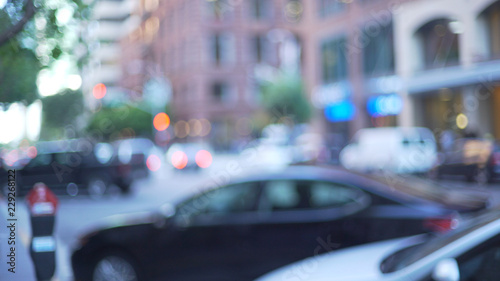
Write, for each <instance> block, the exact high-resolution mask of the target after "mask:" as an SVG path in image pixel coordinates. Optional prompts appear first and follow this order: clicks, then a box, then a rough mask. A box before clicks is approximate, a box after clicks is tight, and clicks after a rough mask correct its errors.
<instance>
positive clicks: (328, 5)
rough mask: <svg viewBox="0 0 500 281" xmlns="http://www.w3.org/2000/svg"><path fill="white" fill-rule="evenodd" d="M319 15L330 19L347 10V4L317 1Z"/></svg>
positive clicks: (333, 1)
mask: <svg viewBox="0 0 500 281" xmlns="http://www.w3.org/2000/svg"><path fill="white" fill-rule="evenodd" d="M317 3H318V14H319V16H320V17H322V18H326V17H330V16H333V15H336V14H338V13H341V12H343V11H344V10H345V9H346V5H347V4H346V3H345V2H342V1H341V0H317Z"/></svg>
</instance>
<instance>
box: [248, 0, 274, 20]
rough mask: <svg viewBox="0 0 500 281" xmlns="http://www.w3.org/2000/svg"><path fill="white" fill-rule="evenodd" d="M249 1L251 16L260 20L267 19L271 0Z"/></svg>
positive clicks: (269, 13) (270, 11) (270, 9)
mask: <svg viewBox="0 0 500 281" xmlns="http://www.w3.org/2000/svg"><path fill="white" fill-rule="evenodd" d="M249 2H250V9H249V10H250V13H251V16H252V18H254V19H257V20H261V19H269V18H270V17H271V14H272V8H273V7H272V4H273V2H272V1H271V0H251V1H249Z"/></svg>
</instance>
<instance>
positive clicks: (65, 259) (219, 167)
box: [0, 154, 500, 281]
mask: <svg viewBox="0 0 500 281" xmlns="http://www.w3.org/2000/svg"><path fill="white" fill-rule="evenodd" d="M228 163H230V165H232V164H236V165H239V166H240V167H241V168H242V169H241V170H239V172H237V173H234V174H233V176H231V175H230V174H229V173H228V172H227V171H228V169H227V165H228ZM268 168H272V167H268ZM260 169H262V167H260V166H259V165H255V163H249V162H247V161H245V159H242V157H241V156H239V155H237V154H221V155H214V162H213V165H212V166H211V167H210V168H208V169H203V170H200V171H179V170H175V169H173V168H172V167H169V166H167V165H163V166H162V168H161V169H160V170H158V171H156V172H154V173H152V174H151V175H150V177H148V178H145V179H142V180H139V181H137V182H134V184H133V193H132V194H131V195H126V196H123V195H119V194H116V195H110V196H105V197H104V198H99V199H93V198H91V197H90V196H88V195H78V196H75V197H72V196H69V195H67V196H62V197H60V198H59V199H60V206H59V210H58V212H57V223H56V230H55V235H56V237H57V241H58V244H57V267H56V279H55V280H58V281H72V280H73V276H72V272H71V265H70V263H69V262H70V256H71V247H73V245H75V244H74V243H77V239H78V238H79V236H81V235H82V234H86V233H87V232H89V231H91V230H92V229H93V228H94V227H97V226H98V225H100V223H102V221H103V219H104V218H106V217H110V216H113V215H119V214H130V213H134V212H143V211H150V210H155V209H157V208H158V207H160V205H162V204H163V203H166V202H176V201H178V200H180V199H183V198H185V197H186V196H188V195H190V194H193V193H196V192H199V191H200V189H201V188H203V186H205V184H206V183H214V182H215V181H214V180H217V179H222V178H223V179H224V180H228V181H229V180H231V179H230V178H225V176H226V175H230V177H233V178H237V177H242V176H244V175H245V174H252V173H256V172H258V171H259V170H260ZM275 169H279V167H277V168H275ZM222 175H224V176H222ZM439 183H440V184H441V185H442V186H445V187H451V188H454V189H457V190H460V189H463V190H475V191H481V192H485V193H487V194H489V197H490V199H491V203H492V205H491V208H494V207H495V206H500V182H496V183H491V184H487V185H478V184H476V183H467V182H464V181H463V180H460V179H443V180H439ZM4 207H5V208H6V206H3V204H2V209H5V208H4ZM17 211H18V216H19V226H20V228H19V229H18V234H20V237H21V238H20V240H21V241H22V243H24V245H23V247H21V248H18V253H21V254H20V256H21V257H22V258H21V259H20V260H19V261H18V272H19V273H16V275H15V278H16V279H9V280H19V281H21V280H22V281H29V280H34V279H32V278H33V277H32V276H31V275H30V274H32V273H33V269H32V265H31V262H30V261H29V260H28V257H29V256H28V255H22V252H23V251H24V250H26V249H27V248H28V247H29V246H28V243H29V239H30V227H29V220H28V219H29V218H28V213H27V209H26V204H25V203H24V202H21V204H20V207H19V208H18V210H17ZM83 214H84V215H83ZM2 230H3V229H2ZM0 235H1V237H6V236H7V233H5V232H2V233H0ZM2 266H4V267H5V265H2ZM8 276H10V275H8V273H6V270H2V271H0V277H8ZM9 278H10V277H9Z"/></svg>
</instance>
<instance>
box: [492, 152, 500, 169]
mask: <svg viewBox="0 0 500 281" xmlns="http://www.w3.org/2000/svg"><path fill="white" fill-rule="evenodd" d="M492 161H493V165H494V166H500V152H494V153H493V158H492Z"/></svg>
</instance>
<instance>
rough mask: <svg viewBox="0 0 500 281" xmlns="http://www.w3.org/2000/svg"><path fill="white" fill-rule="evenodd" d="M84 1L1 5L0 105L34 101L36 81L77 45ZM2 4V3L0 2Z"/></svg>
mask: <svg viewBox="0 0 500 281" xmlns="http://www.w3.org/2000/svg"><path fill="white" fill-rule="evenodd" d="M83 1H84V0H6V1H5V3H3V6H0V79H1V80H0V82H1V83H2V84H1V85H2V87H1V88H0V102H9V103H10V102H15V101H22V100H25V101H27V102H28V103H30V102H31V101H33V100H34V99H36V98H37V95H38V94H37V88H36V78H37V75H38V72H39V71H40V70H41V69H42V68H44V67H50V66H51V65H52V64H53V63H54V62H55V61H57V60H58V59H59V58H60V57H61V56H62V55H64V54H72V53H73V52H74V49H75V45H76V44H80V43H81V42H80V40H81V39H79V36H78V23H79V22H81V21H82V20H85V19H86V18H88V15H89V14H90V7H89V6H88V5H86V4H85V3H84V2H83ZM0 2H2V1H0Z"/></svg>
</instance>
